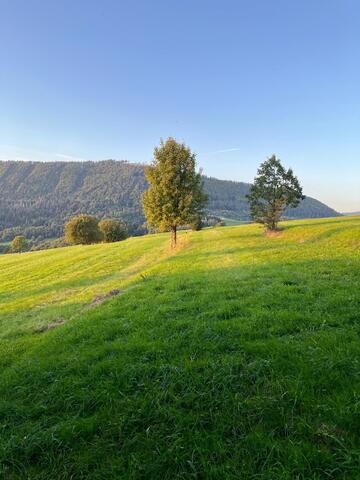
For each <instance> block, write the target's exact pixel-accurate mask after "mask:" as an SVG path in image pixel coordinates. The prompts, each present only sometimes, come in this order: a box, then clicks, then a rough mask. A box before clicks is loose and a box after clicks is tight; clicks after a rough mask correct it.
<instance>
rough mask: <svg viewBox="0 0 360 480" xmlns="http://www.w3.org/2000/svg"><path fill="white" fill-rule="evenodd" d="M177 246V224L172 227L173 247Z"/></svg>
mask: <svg viewBox="0 0 360 480" xmlns="http://www.w3.org/2000/svg"><path fill="white" fill-rule="evenodd" d="M175 247H176V225H174V226H173V227H172V228H171V248H175Z"/></svg>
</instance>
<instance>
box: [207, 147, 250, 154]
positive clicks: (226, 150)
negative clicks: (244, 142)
mask: <svg viewBox="0 0 360 480" xmlns="http://www.w3.org/2000/svg"><path fill="white" fill-rule="evenodd" d="M240 150H242V149H241V148H225V149H224V150H216V151H214V152H206V153H201V154H200V155H217V154H218V153H230V152H240Z"/></svg>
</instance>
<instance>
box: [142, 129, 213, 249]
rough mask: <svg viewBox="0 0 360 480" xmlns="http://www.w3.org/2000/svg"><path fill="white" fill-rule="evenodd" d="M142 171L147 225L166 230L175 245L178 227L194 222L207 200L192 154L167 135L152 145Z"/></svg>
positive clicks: (172, 244)
mask: <svg viewBox="0 0 360 480" xmlns="http://www.w3.org/2000/svg"><path fill="white" fill-rule="evenodd" d="M145 174H146V178H147V181H148V183H149V188H148V189H147V190H146V192H145V193H144V194H143V197H142V203H143V208H144V213H145V216H146V219H147V224H148V226H149V227H150V228H151V229H154V230H157V231H170V232H171V246H172V247H175V246H176V241H177V230H178V228H179V227H180V226H183V225H189V224H191V223H193V222H194V221H197V220H198V218H199V217H201V215H202V212H203V208H204V206H205V204H206V201H207V196H206V195H205V194H204V192H203V185H202V180H201V174H200V173H199V172H196V156H195V154H194V153H193V152H191V150H190V148H189V147H188V146H186V145H185V144H184V143H178V142H176V141H175V140H174V139H173V138H171V137H170V138H168V139H167V140H166V141H165V142H164V141H161V142H160V146H159V147H156V148H155V150H154V159H153V162H152V163H151V165H149V166H148V167H146V169H145Z"/></svg>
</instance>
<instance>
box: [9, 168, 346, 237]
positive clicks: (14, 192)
mask: <svg viewBox="0 0 360 480" xmlns="http://www.w3.org/2000/svg"><path fill="white" fill-rule="evenodd" d="M204 184H205V190H206V192H207V193H208V195H209V204H208V208H207V214H208V215H210V216H216V217H225V218H229V219H232V220H248V219H249V209H248V204H247V201H246V198H245V196H246V194H247V193H248V191H249V184H247V183H241V182H231V181H225V180H217V179H215V178H208V177H204ZM146 187H147V183H146V180H145V176H144V166H143V165H140V164H131V163H127V162H120V161H114V160H107V161H101V162H47V163H46V162H11V161H9V162H0V241H9V240H12V238H13V237H14V236H15V235H16V234H23V235H25V236H26V237H27V238H29V239H33V240H34V241H39V240H42V239H45V238H54V237H59V236H61V235H62V232H63V225H64V223H65V222H66V221H67V220H68V219H69V218H70V217H71V216H74V215H76V214H79V213H91V214H94V215H97V216H98V217H100V218H102V217H105V216H107V217H114V218H121V219H123V220H124V221H125V222H126V223H127V225H128V227H129V230H130V233H131V234H135V235H136V234H143V233H145V232H146V227H145V219H144V216H143V212H142V207H141V203H140V197H141V194H142V192H143V191H144V190H145V189H146ZM338 215H339V214H338V213H337V212H335V211H334V210H333V209H331V208H329V207H327V206H326V205H324V204H323V203H321V202H319V201H317V200H315V199H313V198H310V197H307V198H306V199H305V200H304V201H303V202H302V203H301V204H300V205H299V207H297V208H296V209H291V210H288V211H287V212H286V216H287V217H289V218H312V217H333V216H338Z"/></svg>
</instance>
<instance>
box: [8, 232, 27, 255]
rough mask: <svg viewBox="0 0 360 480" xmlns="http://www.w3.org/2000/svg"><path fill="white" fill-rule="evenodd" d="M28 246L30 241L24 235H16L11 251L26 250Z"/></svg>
mask: <svg viewBox="0 0 360 480" xmlns="http://www.w3.org/2000/svg"><path fill="white" fill-rule="evenodd" d="M27 248H28V243H27V241H26V238H25V237H24V236H23V235H16V237H15V238H14V239H13V241H12V242H11V245H10V252H11V253H20V252H25V250H27Z"/></svg>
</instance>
